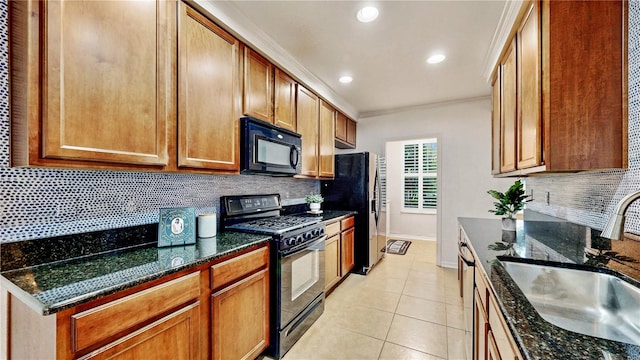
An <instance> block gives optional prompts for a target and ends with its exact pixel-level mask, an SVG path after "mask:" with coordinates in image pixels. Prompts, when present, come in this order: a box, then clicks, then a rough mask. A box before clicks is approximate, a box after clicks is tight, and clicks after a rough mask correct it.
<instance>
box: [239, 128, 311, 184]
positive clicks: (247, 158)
mask: <svg viewBox="0 0 640 360" xmlns="http://www.w3.org/2000/svg"><path fill="white" fill-rule="evenodd" d="M240 129H241V141H240V145H241V151H240V157H241V165H242V168H241V171H240V172H241V173H242V174H269V175H279V176H293V175H296V174H299V173H300V170H301V168H302V167H301V163H302V147H301V146H302V140H301V136H300V134H297V133H295V132H293V131H289V130H286V129H282V128H280V127H277V126H274V125H272V124H269V123H267V122H264V121H262V120H258V119H254V118H252V117H243V118H240Z"/></svg>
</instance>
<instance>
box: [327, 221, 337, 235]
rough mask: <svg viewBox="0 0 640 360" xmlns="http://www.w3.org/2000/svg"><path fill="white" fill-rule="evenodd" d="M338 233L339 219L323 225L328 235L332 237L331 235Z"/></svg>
mask: <svg viewBox="0 0 640 360" xmlns="http://www.w3.org/2000/svg"><path fill="white" fill-rule="evenodd" d="M339 233H340V221H336V222H333V223H331V224H328V225H327V226H326V227H325V234H327V236H328V237H332V236H333V235H337V234H339Z"/></svg>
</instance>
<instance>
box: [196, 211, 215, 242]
mask: <svg viewBox="0 0 640 360" xmlns="http://www.w3.org/2000/svg"><path fill="white" fill-rule="evenodd" d="M216 233H217V221H216V214H215V213H202V214H199V215H198V237H199V238H210V237H214V236H216Z"/></svg>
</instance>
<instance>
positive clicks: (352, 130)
mask: <svg viewBox="0 0 640 360" xmlns="http://www.w3.org/2000/svg"><path fill="white" fill-rule="evenodd" d="M356 130H357V126H356V122H355V121H353V120H351V119H347V144H349V145H351V146H352V148H354V149H355V147H356Z"/></svg>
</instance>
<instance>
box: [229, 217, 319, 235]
mask: <svg viewBox="0 0 640 360" xmlns="http://www.w3.org/2000/svg"><path fill="white" fill-rule="evenodd" d="M319 222H320V218H307V217H300V216H295V215H286V216H274V217H268V218H261V219H256V220H249V221H245V222H240V223H237V224H233V225H229V226H227V228H229V229H234V230H240V231H248V232H253V233H259V234H268V235H281V234H285V233H288V232H292V231H295V230H297V229H302V228H305V227H308V226H312V225H315V224H317V223H319Z"/></svg>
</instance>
